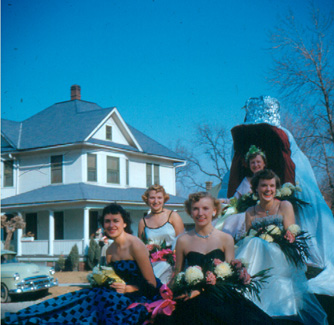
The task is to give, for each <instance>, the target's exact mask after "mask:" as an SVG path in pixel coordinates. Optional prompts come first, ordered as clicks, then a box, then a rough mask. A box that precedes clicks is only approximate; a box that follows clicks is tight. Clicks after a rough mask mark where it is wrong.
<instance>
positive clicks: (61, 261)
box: [56, 255, 65, 271]
mask: <svg viewBox="0 0 334 325" xmlns="http://www.w3.org/2000/svg"><path fill="white" fill-rule="evenodd" d="M64 269H65V258H64V255H60V256H59V258H58V261H57V262H56V271H63V270H64Z"/></svg>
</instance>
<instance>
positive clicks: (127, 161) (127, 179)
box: [125, 160, 130, 185]
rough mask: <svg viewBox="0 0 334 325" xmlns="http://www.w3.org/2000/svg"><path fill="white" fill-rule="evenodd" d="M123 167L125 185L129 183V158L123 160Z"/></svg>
mask: <svg viewBox="0 0 334 325" xmlns="http://www.w3.org/2000/svg"><path fill="white" fill-rule="evenodd" d="M125 164H126V166H125V168H126V180H125V181H126V185H129V173H130V167H129V160H126V161H125Z"/></svg>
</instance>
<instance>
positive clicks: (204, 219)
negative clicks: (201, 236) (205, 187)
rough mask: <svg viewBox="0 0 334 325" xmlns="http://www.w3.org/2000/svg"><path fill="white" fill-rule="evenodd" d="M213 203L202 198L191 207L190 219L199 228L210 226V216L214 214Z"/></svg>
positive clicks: (206, 198) (209, 199)
mask: <svg viewBox="0 0 334 325" xmlns="http://www.w3.org/2000/svg"><path fill="white" fill-rule="evenodd" d="M216 212H217V211H216V209H215V206H214V203H213V201H212V199H211V198H210V197H203V198H201V199H200V200H199V201H197V202H194V203H193V204H192V205H191V217H192V218H193V219H194V221H195V223H196V224H197V225H199V226H205V225H207V224H208V223H210V224H211V221H212V216H213V215H215V214H216Z"/></svg>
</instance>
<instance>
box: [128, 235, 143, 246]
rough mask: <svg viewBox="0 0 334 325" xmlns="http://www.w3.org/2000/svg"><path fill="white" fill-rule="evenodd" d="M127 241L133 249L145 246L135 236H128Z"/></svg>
mask: <svg viewBox="0 0 334 325" xmlns="http://www.w3.org/2000/svg"><path fill="white" fill-rule="evenodd" d="M128 240H129V243H130V245H131V247H133V248H134V249H142V248H143V247H145V244H144V243H143V242H142V241H141V240H140V239H139V238H138V237H136V236H133V235H129V237H128Z"/></svg>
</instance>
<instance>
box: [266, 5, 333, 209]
mask: <svg viewBox="0 0 334 325" xmlns="http://www.w3.org/2000/svg"><path fill="white" fill-rule="evenodd" d="M333 17H334V16H333V14H332V13H330V12H326V13H324V14H323V13H321V12H320V10H319V9H317V8H316V7H315V6H314V4H312V3H310V19H309V21H308V22H305V21H303V24H298V22H297V20H296V18H295V16H294V14H293V13H291V12H290V14H289V16H288V17H286V18H285V19H282V20H281V21H280V24H279V27H277V28H276V30H275V31H274V32H273V33H272V35H271V36H272V37H271V40H272V44H273V46H272V53H273V62H274V64H273V69H272V70H271V72H270V76H271V77H270V81H271V83H272V84H273V85H274V86H275V87H276V88H277V89H278V90H279V92H280V94H281V95H282V96H283V102H284V105H283V106H286V107H289V113H287V114H288V115H290V116H289V117H288V119H286V121H285V122H287V121H288V120H289V119H290V123H289V122H288V123H287V124H290V127H289V125H287V127H288V128H289V129H290V130H291V132H292V133H293V134H294V136H295V138H296V141H297V143H298V145H299V146H300V147H301V149H302V150H303V151H304V152H305V154H306V155H307V156H308V157H309V159H310V162H311V164H312V166H313V168H314V169H315V172H316V175H317V178H318V182H319V185H320V188H321V189H322V191H323V194H324V196H325V195H326V196H327V198H328V197H331V199H330V201H331V205H332V207H334V169H333V164H334V119H333V113H334V60H333V59H334V20H333V19H334V18H333ZM292 114H293V115H292Z"/></svg>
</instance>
